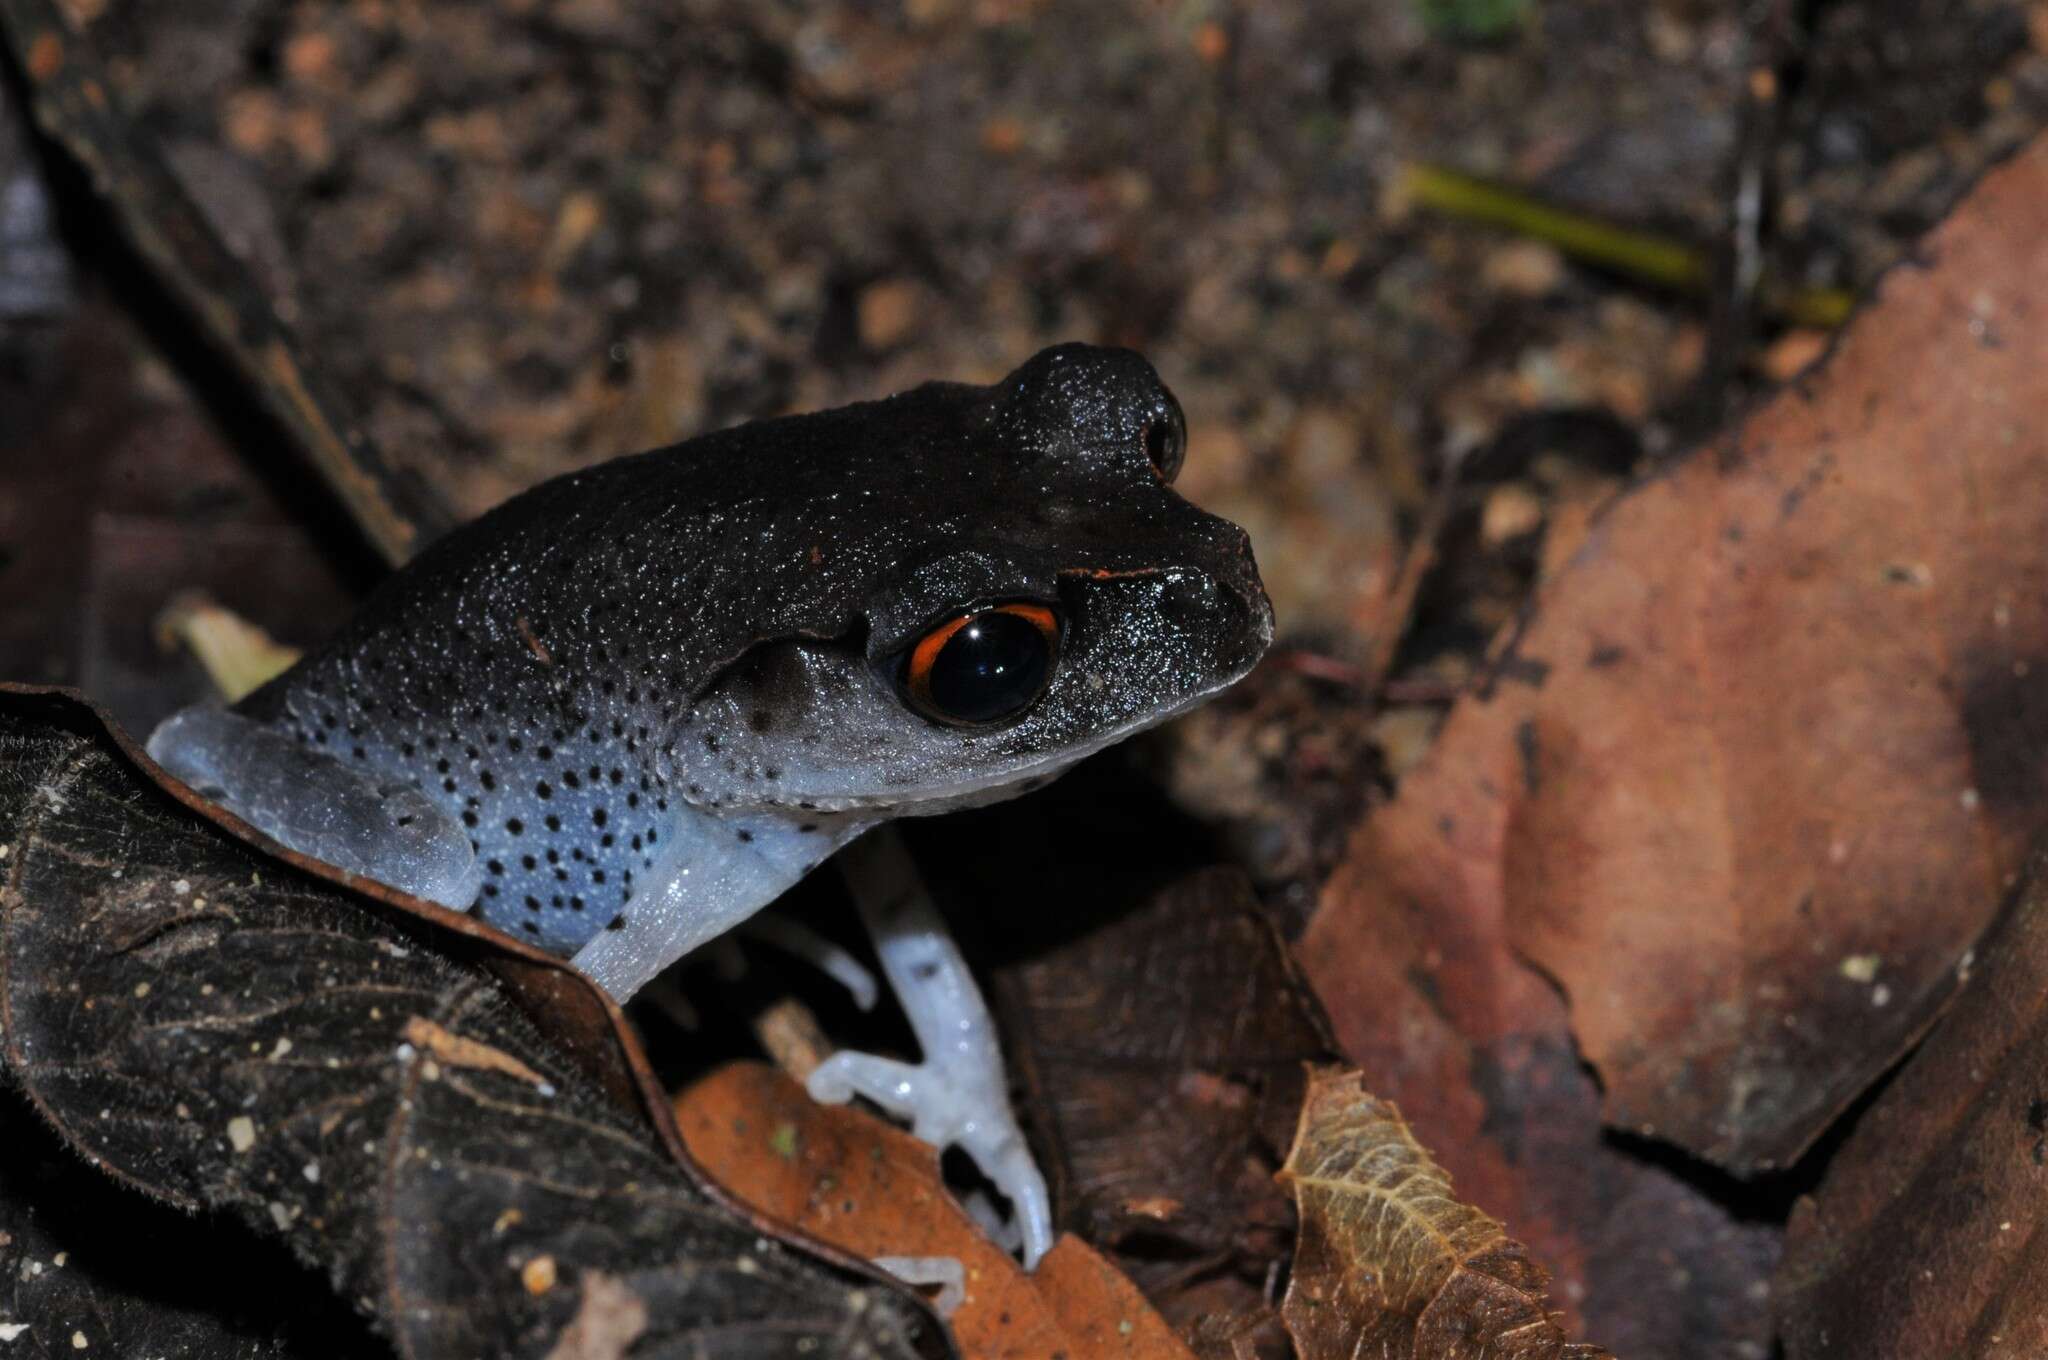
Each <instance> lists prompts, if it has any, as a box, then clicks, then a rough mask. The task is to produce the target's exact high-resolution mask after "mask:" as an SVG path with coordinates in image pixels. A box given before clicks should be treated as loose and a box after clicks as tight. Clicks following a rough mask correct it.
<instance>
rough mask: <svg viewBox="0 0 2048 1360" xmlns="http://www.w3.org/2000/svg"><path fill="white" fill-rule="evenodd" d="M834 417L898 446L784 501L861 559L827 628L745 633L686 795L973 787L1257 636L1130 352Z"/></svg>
mask: <svg viewBox="0 0 2048 1360" xmlns="http://www.w3.org/2000/svg"><path fill="white" fill-rule="evenodd" d="M854 409H855V410H864V411H865V412H866V413H867V414H866V417H865V422H864V425H863V427H862V428H863V439H864V440H865V441H868V442H869V443H870V444H871V443H872V439H873V435H874V432H875V430H876V429H878V428H880V429H884V430H887V429H889V428H891V427H890V424H889V422H890V421H891V420H896V421H898V422H899V423H898V424H897V425H896V426H895V429H896V431H897V433H898V434H899V435H900V442H899V443H898V444H897V446H896V447H894V448H884V449H882V450H880V451H879V452H878V453H875V454H874V455H873V456H872V457H871V458H869V457H863V458H862V461H863V462H864V463H866V468H865V470H864V471H863V473H862V474H861V476H860V477H858V478H856V479H854V480H855V481H856V483H857V484H858V485H859V486H860V487H861V490H860V492H859V494H858V495H857V496H853V497H847V496H846V495H845V494H844V492H843V487H844V486H845V484H846V479H845V478H844V476H843V472H844V469H843V468H840V469H837V470H834V471H830V472H827V471H822V470H821V471H820V473H819V487H820V490H819V494H818V495H817V496H816V497H814V498H812V499H811V501H810V503H809V504H808V505H807V506H806V505H803V504H801V503H798V504H797V505H795V506H794V507H793V508H792V509H791V510H790V513H792V514H794V515H799V516H807V517H809V519H810V521H811V523H812V525H813V527H817V526H820V525H823V526H825V528H824V530H823V532H821V534H820V535H819V537H820V540H821V541H823V542H826V543H828V544H830V545H831V547H830V551H831V552H833V553H834V554H836V555H837V556H838V563H837V565H838V566H840V567H841V568H842V570H843V569H844V568H845V566H846V564H847V560H848V555H849V554H850V555H852V556H853V557H855V558H865V559H866V563H864V564H863V569H862V570H861V573H860V578H861V586H860V588H859V590H858V592H856V593H855V594H854V595H851V596H848V597H846V605H847V607H846V609H845V613H844V615H843V616H842V617H841V618H840V619H839V620H838V621H837V625H838V626H835V627H833V628H832V629H830V630H829V632H830V635H829V636H818V635H816V632H817V631H818V630H816V629H812V630H805V631H803V632H799V633H797V634H795V635H791V636H784V637H779V638H771V639H767V640H762V641H759V642H757V643H756V644H755V645H753V646H751V647H749V648H748V649H747V650H746V652H745V653H744V654H743V655H741V656H739V657H737V658H735V659H734V660H733V661H732V662H731V663H730V664H729V665H727V666H726V667H724V668H723V669H722V670H721V671H720V673H719V674H718V675H717V677H716V678H715V679H714V680H713V681H712V683H711V684H710V685H709V686H708V687H707V688H706V689H705V690H704V692H703V693H702V694H700V695H699V696H698V698H697V701H696V703H695V705H694V707H693V708H692V709H691V711H690V712H689V714H688V716H687V717H686V719H685V727H684V730H683V733H682V738H683V741H684V746H685V748H686V749H683V750H681V751H679V758H680V763H681V764H683V765H684V766H686V767H687V768H688V770H689V774H688V779H689V781H690V784H691V800H692V801H693V802H695V803H697V804H698V805H700V806H712V807H717V808H719V809H721V810H723V811H724V812H726V813H728V814H731V813H736V812H750V811H775V810H784V811H786V815H792V816H796V817H799V818H800V817H802V816H803V815H805V814H807V813H822V814H830V813H841V814H850V815H852V816H855V817H867V816H883V817H888V816H900V815H906V814H912V815H914V814H919V813H929V812H938V811H943V810H946V809H949V808H955V807H961V806H967V805H973V804H978V803H984V802H990V801H993V800H995V799H999V798H1002V797H1006V796H1009V795H1011V794H1014V793H1020V792H1023V791H1025V790H1026V789H1028V788H1032V787H1036V786H1037V785H1038V784H1041V783H1043V782H1045V781H1046V780H1048V779H1050V778H1052V777H1053V776H1054V775H1056V774H1058V773H1059V772H1060V771H1062V770H1064V769H1065V768H1066V767H1068V766H1069V765H1071V764H1073V763H1074V762H1075V761H1077V760H1079V759H1081V758H1082V757H1084V756H1086V755H1088V754H1090V753H1092V752H1094V751H1098V750H1100V749H1102V748H1103V747H1105V746H1108V745H1110V744H1111V743H1113V742H1116V741H1120V740H1122V739H1123V738H1125V737H1128V736H1130V735H1132V734H1133V733H1135V732H1138V731H1141V730H1143V729H1144V728H1147V727H1151V726H1153V725H1154V724H1157V723H1160V722H1163V721H1165V720H1166V719H1168V718H1171V717H1173V716H1175V715H1176V714H1179V713H1184V712H1186V711H1187V710H1188V709H1190V708H1193V707H1194V706H1196V705H1197V704H1200V703H1201V702H1203V701H1204V700H1206V699H1208V698H1210V697H1211V696H1213V695H1215V694H1216V693H1217V692H1218V691H1220V690H1222V689H1224V688H1226V687H1227V686H1229V685H1230V684H1232V683H1233V682H1234V681H1236V680H1238V679H1239V678H1241V677H1242V676H1243V675H1244V674H1245V673H1246V672H1247V671H1249V670H1250V669H1251V667H1252V666H1253V664H1254V663H1256V662H1257V661H1258V660H1259V658H1260V656H1261V655H1263V654H1264V652H1265V650H1266V647H1267V645H1268V643H1270V642H1271V640H1272V636H1273V611H1272V606H1271V604H1270V603H1269V602H1268V601H1267V598H1266V593H1265V590H1264V588H1263V586H1262V585H1261V584H1260V581H1259V575H1258V569H1257V567H1256V565H1255V564H1254V563H1253V560H1252V553H1251V546H1250V543H1249V542H1248V540H1247V539H1246V536H1245V534H1244V531H1243V530H1241V529H1239V528H1238V527H1237V526H1236V525H1234V524H1231V523H1230V522H1229V521H1227V520H1223V519H1219V518H1217V517H1216V516H1213V515H1209V514H1206V513H1204V512H1203V511H1201V510H1198V509H1196V508H1195V507H1194V506H1193V505H1191V504H1189V503H1188V502H1187V501H1185V500H1183V499H1182V498H1181V497H1180V495H1179V494H1178V493H1176V492H1175V491H1174V490H1173V486H1172V483H1173V480H1174V477H1175V475H1176V474H1177V473H1178V472H1179V470H1180V464H1181V459H1182V456H1183V454H1184V452H1185V449H1186V443H1187V432H1186V424H1185V421H1184V418H1183V416H1182V414H1181V409H1180V405H1179V403H1178V402H1177V401H1175V400H1174V397H1173V394H1172V393H1171V392H1169V391H1168V390H1167V389H1166V387H1165V385H1164V384H1163V383H1161V382H1160V380H1159V377H1158V375H1157V374H1156V373H1154V372H1153V370H1152V367H1151V365H1149V364H1148V363H1146V362H1145V360H1144V359H1142V358H1140V357H1139V356H1138V355H1136V354H1134V353H1131V352H1130V351H1128V350H1117V349H1097V348H1093V347H1090V346H1085V345H1064V346H1061V347H1059V348H1056V349H1050V350H1046V351H1044V352H1043V353H1041V354H1039V355H1037V356H1036V357H1034V358H1033V359H1031V360H1030V361H1029V362H1028V363H1026V364H1025V365H1024V366H1023V367H1022V368H1020V369H1018V370H1017V371H1016V372H1015V373H1013V374H1011V375H1010V377H1008V378H1007V379H1005V380H1004V381H1003V382H1001V383H999V384H996V385H994V386H992V387H987V388H978V387H966V386H961V385H957V384H945V385H933V386H930V387H926V388H921V389H918V390H917V391H915V392H911V393H907V394H905V395H904V396H902V397H898V398H894V399H892V401H890V402H884V403H879V404H877V405H876V406H872V407H869V408H854ZM816 433H817V436H818V437H817V439H816V440H815V441H814V442H813V441H807V442H812V444H813V452H814V454H815V457H814V458H813V460H812V462H811V464H810V466H812V467H813V468H819V469H823V468H826V467H829V465H831V464H832V463H833V462H834V451H833V450H832V448H831V447H830V446H831V444H832V441H831V439H830V437H829V434H830V432H829V430H819V431H817V432H816ZM835 487H836V488H841V489H834V488H835ZM828 502H830V504H829V505H828V504H827V503H828ZM858 526H865V527H858ZM870 564H871V565H870ZM845 615H850V616H851V617H846V616H845Z"/></svg>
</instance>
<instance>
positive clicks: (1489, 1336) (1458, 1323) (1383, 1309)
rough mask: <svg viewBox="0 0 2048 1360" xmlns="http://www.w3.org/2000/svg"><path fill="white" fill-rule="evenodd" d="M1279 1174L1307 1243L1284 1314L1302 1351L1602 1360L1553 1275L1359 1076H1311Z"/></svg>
mask: <svg viewBox="0 0 2048 1360" xmlns="http://www.w3.org/2000/svg"><path fill="white" fill-rule="evenodd" d="M1280 1176H1281V1180H1282V1181H1283V1182H1284V1183H1286V1184H1287V1185H1288V1186H1289V1187H1291V1188H1292V1189H1293V1191H1294V1194H1295V1198H1296V1201H1297V1203H1298V1204H1299V1205H1300V1209H1301V1244H1300V1247H1299V1248H1298V1249H1297V1251H1296V1253H1295V1258H1294V1272H1293V1278H1292V1279H1291V1280H1290V1281H1289V1283H1288V1286H1287V1298H1286V1300H1285V1301H1284V1302H1283V1303H1282V1304H1281V1315H1282V1316H1283V1317H1284V1318H1285V1319H1286V1321H1287V1328H1288V1330H1289V1331H1290V1332H1291V1333H1292V1334H1293V1336H1294V1342H1295V1347H1296V1349H1297V1351H1298V1352H1299V1354H1300V1356H1301V1360H1340V1358H1342V1360H1348V1358H1349V1357H1354V1356H1365V1355H1372V1356H1385V1357H1388V1360H1397V1358H1398V1360H1598V1358H1599V1357H1601V1356H1605V1355H1606V1354H1607V1352H1606V1351H1603V1350H1601V1349H1600V1348H1599V1347H1597V1346H1586V1345H1581V1344H1579V1343H1577V1342H1573V1341H1570V1340H1567V1339H1566V1336H1565V1333H1564V1331H1563V1329H1562V1328H1561V1327H1560V1326H1559V1325H1558V1320H1557V1318H1556V1317H1555V1316H1554V1315H1553V1314H1552V1312H1551V1308H1550V1303H1549V1299H1548V1298H1547V1297H1546V1294H1545V1291H1546V1290H1547V1289H1548V1287H1549V1284H1550V1277H1549V1275H1548V1274H1547V1273H1546V1272H1545V1271H1544V1270H1543V1268H1542V1267H1541V1266H1538V1265H1537V1264H1536V1263H1535V1262H1534V1261H1532V1260H1530V1259H1529V1254H1528V1252H1527V1251H1526V1250H1525V1249H1524V1248H1523V1247H1522V1245H1521V1244H1520V1243H1519V1242H1516V1241H1514V1240H1512V1239H1511V1238H1509V1237H1508V1235H1507V1233H1506V1231H1505V1230H1504V1229H1502V1227H1501V1225H1500V1224H1498V1223H1496V1222H1494V1221H1493V1220H1492V1219H1490V1218H1488V1217H1487V1216H1486V1215H1485V1214H1483V1213H1481V1212H1479V1210H1477V1209H1474V1208H1473V1207H1471V1206H1470V1205H1468V1204H1465V1203H1462V1202H1461V1201H1459V1200H1458V1198H1457V1197H1456V1196H1455V1195H1454V1194H1453V1193H1452V1191H1451V1180H1450V1177H1449V1176H1447V1175H1445V1174H1444V1172H1443V1169H1442V1168H1441V1167H1439V1166H1437V1164H1436V1163H1435V1162H1434V1161H1432V1160H1431V1158H1430V1156H1429V1154H1428V1153H1427V1152H1425V1151H1424V1150H1423V1148H1422V1146H1421V1144H1419V1143H1417V1142H1416V1141H1415V1136H1414V1135H1413V1134H1412V1133H1410V1132H1409V1131H1408V1125H1407V1124H1406V1123H1405V1122H1404V1121H1403V1120H1402V1118H1401V1115H1400V1112H1399V1111H1397V1110H1396V1109H1395V1108H1394V1107H1393V1106H1391V1105H1389V1104H1387V1103H1386V1102H1385V1101H1383V1100H1381V1099H1379V1098H1378V1097H1376V1096H1374V1095H1372V1094H1370V1093H1369V1092H1367V1091H1366V1090H1365V1088H1364V1086H1362V1085H1361V1084H1360V1082H1359V1079H1358V1073H1357V1072H1356V1071H1354V1070H1349V1069H1344V1068H1324V1069H1321V1070H1319V1071H1317V1072H1316V1073H1314V1074H1313V1076H1312V1077H1311V1079H1310V1081H1309V1087H1308V1096H1307V1099H1306V1100H1305V1101H1304V1103H1303V1105H1302V1111H1301V1128H1300V1131H1299V1132H1298V1133H1297V1135H1296V1137H1295V1141H1294V1147H1293V1149H1292V1150H1291V1151H1290V1152H1289V1153H1288V1155H1287V1165H1286V1167H1285V1168H1284V1169H1283V1170H1282V1171H1281V1173H1280Z"/></svg>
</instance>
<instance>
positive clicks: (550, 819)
mask: <svg viewBox="0 0 2048 1360" xmlns="http://www.w3.org/2000/svg"><path fill="white" fill-rule="evenodd" d="M547 828H548V830H550V831H560V830H561V829H562V819H561V818H560V817H557V816H556V815H555V814H554V813H552V812H550V813H549V814H548V815H547Z"/></svg>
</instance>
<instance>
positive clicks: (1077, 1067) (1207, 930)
mask: <svg viewBox="0 0 2048 1360" xmlns="http://www.w3.org/2000/svg"><path fill="white" fill-rule="evenodd" d="M1000 976H1001V979H1002V983H1003V991H1004V996H1005V999H1006V1002H1007V1003H1008V1004H1007V1006H1006V1016H1007V1018H1008V1019H1009V1020H1010V1022H1011V1024H1010V1028H1011V1029H1012V1030H1013V1032H1015V1033H1016V1034H1017V1036H1018V1041H1017V1043H1016V1045H1015V1046H1014V1048H1013V1056H1014V1057H1015V1058H1016V1059H1017V1060H1018V1062H1019V1066H1020V1071H1021V1074H1022V1075H1023V1077H1024V1080H1025V1082H1026V1084H1027V1085H1028V1087H1029V1088H1030V1091H1031V1093H1032V1095H1031V1108H1032V1109H1033V1111H1034V1112H1035V1116H1036V1117H1037V1118H1038V1119H1039V1120H1041V1121H1042V1122H1043V1124H1044V1125H1045V1126H1046V1128H1047V1133H1048V1136H1049V1139H1050V1141H1052V1142H1053V1143H1054V1144H1055V1145H1056V1147H1057V1149H1058V1157H1059V1166H1060V1170H1061V1172H1062V1175H1061V1176H1060V1182H1061V1184H1060V1190H1061V1192H1062V1201H1063V1203H1062V1209H1063V1213H1064V1216H1065V1218H1066V1220H1067V1221H1068V1222H1069V1223H1070V1224H1072V1225H1073V1226H1074V1227H1076V1228H1077V1229H1078V1230H1079V1231H1080V1232H1081V1233H1082V1235H1083V1236H1085V1237H1087V1238H1088V1239H1089V1240H1090V1241H1093V1242H1096V1243H1100V1244H1103V1245H1105V1246H1106V1247H1109V1248H1110V1249H1112V1250H1113V1251H1114V1252H1115V1254H1116V1257H1117V1260H1118V1263H1119V1264H1121V1265H1122V1266H1123V1267H1124V1268H1125V1269H1126V1270H1128V1271H1130V1272H1131V1275H1132V1278H1134V1279H1136V1280H1137V1281H1138V1282H1139V1284H1140V1285H1142V1286H1144V1287H1146V1288H1147V1290H1148V1293H1150V1294H1151V1295H1152V1297H1153V1300H1154V1302H1155V1303H1156V1304H1158V1305H1159V1306H1160V1307H1161V1308H1162V1310H1163V1311H1165V1312H1166V1313H1167V1316H1168V1317H1169V1318H1172V1319H1173V1320H1175V1321H1176V1322H1181V1323H1185V1322H1187V1321H1190V1320H1191V1319H1192V1317H1193V1316H1194V1314H1195V1313H1197V1312H1208V1311H1214V1310H1217V1309H1230V1310H1237V1309H1245V1310H1251V1309H1255V1308H1257V1307H1258V1306H1259V1305H1260V1303H1261V1301H1262V1295H1263V1288H1264V1283H1265V1280H1266V1277H1267V1273H1268V1271H1269V1269H1270V1268H1271V1267H1272V1266H1273V1265H1274V1263H1275V1262H1277V1261H1282V1260H1284V1259H1285V1258H1286V1256H1287V1254H1288V1251H1289V1248H1290V1245H1291V1238H1292V1234H1293V1226H1294V1215H1293V1211H1292V1207H1291V1205H1290V1204H1289V1203H1288V1198H1287V1196H1286V1194H1285V1193H1284V1192H1282V1191H1281V1190H1280V1189H1279V1188H1278V1187H1277V1186H1275V1185H1274V1184H1273V1180H1272V1176H1273V1172H1274V1171H1276V1170H1277V1169H1278V1168H1279V1164H1280V1159H1281V1158H1282V1157H1283V1156H1284V1155H1285V1150H1286V1147H1287V1142H1288V1139H1289V1138H1290V1137H1292V1135H1293V1130H1294V1123H1295V1119H1296V1116H1297V1114H1298V1112H1299V1111H1300V1108H1301V1096H1302V1091H1303V1089H1304V1084H1305V1083H1304V1078H1303V1072H1304V1067H1303V1064H1304V1063H1306V1062H1310V1061H1321V1060H1325V1059H1327V1058H1328V1056H1329V1055H1330V1052H1331V1045H1330V1041H1329V1039H1328V1038H1327V1035H1326V1031H1325V1028H1324V1026H1323V1023H1322V1019H1321V1016H1320V1014H1319V1012H1318V1011H1317V1010H1316V1006H1315V1001H1314V999H1313V998H1312V997H1311V996H1310V995H1309V994H1308V990H1307V988H1306V986H1305V985H1304V984H1303V983H1301V981H1300V980H1299V978H1298V977H1297V975H1296V972H1295V970H1294V967H1293V963H1292V961H1291V960H1290V959H1289V957H1288V955H1287V952H1286V946H1285V945H1284V944H1283V943H1282V942H1281V940H1280V937H1279V935H1278V933H1277V932H1276V931H1275V930H1274V928H1273V926H1272V925H1271V924H1270V923H1269V922H1268V920H1267V919H1266V917H1265V916H1264V914H1263V913H1262V912H1261V910H1260V908H1259V905H1258V902H1257V900H1256V899H1255V898H1254V897H1253V896H1252V892H1251V888H1250V886H1249V885H1248V884H1247V883H1246V882H1245V880H1244V876H1243V875H1242V874H1239V873H1237V872H1236V871H1234V870H1223V869H1211V870H1203V871H1199V872H1197V873H1194V874H1191V875H1189V876H1187V877H1185V878H1182V879H1179V880H1178V881H1176V882H1175V883H1174V884H1172V885H1171V886H1169V887H1167V888H1166V889H1164V890H1163V891H1161V892H1160V893H1159V894H1158V895H1157V896H1155V897H1154V898H1153V900H1152V901H1151V902H1150V903H1148V904H1147V905H1146V906H1145V907H1144V908H1143V909H1142V910H1140V911H1137V912H1134V913H1132V914H1130V915H1128V916H1124V917H1121V918H1118V919H1116V920H1114V921H1111V922H1107V923H1105V924H1103V925H1101V926H1100V927H1099V928H1097V929H1093V930H1090V931H1088V932H1087V933H1085V934H1082V935H1080V936H1078V937H1076V938H1074V939H1073V940H1071V941H1068V942H1065V943H1063V944H1060V945H1059V946H1057V947H1055V948H1052V949H1050V950H1046V951H1044V952H1042V953H1039V954H1036V955H1034V956H1032V957H1030V958H1029V959H1027V960H1025V961H1024V962H1021V963H1018V964H1015V965H1012V966H1010V967H1008V968H1006V969H1004V970H1003V971H1002V973H1001V974H1000ZM1219 1276H1221V1277H1227V1278H1229V1279H1231V1280H1234V1281H1236V1288H1234V1289H1232V1290H1228V1291H1219V1290H1217V1289H1215V1288H1209V1289H1205V1290H1202V1291H1199V1292H1195V1293H1189V1292H1188V1286H1189V1285H1191V1284H1193V1283H1195V1282H1196V1281H1201V1280H1213V1279H1214V1278H1215V1277H1219Z"/></svg>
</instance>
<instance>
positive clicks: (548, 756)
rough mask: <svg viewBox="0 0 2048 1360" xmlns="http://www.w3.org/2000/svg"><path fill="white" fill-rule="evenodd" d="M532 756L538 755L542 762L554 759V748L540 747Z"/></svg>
mask: <svg viewBox="0 0 2048 1360" xmlns="http://www.w3.org/2000/svg"><path fill="white" fill-rule="evenodd" d="M534 754H535V755H538V756H539V757H540V758H541V759H542V760H553V759H554V758H555V748H554V747H552V746H542V747H541V748H540V750H538V751H536V752H535V753H534Z"/></svg>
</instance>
